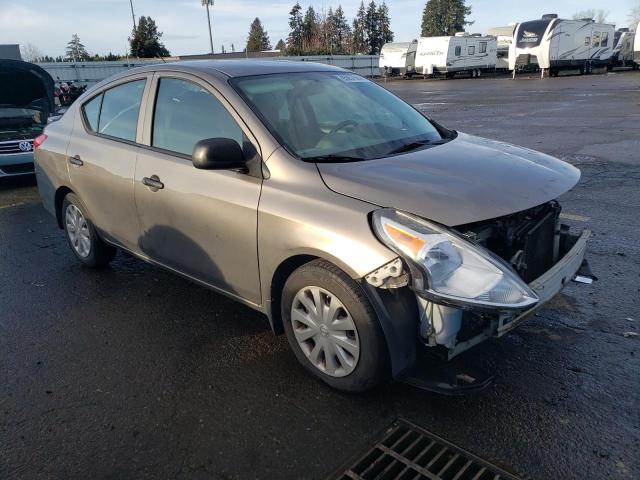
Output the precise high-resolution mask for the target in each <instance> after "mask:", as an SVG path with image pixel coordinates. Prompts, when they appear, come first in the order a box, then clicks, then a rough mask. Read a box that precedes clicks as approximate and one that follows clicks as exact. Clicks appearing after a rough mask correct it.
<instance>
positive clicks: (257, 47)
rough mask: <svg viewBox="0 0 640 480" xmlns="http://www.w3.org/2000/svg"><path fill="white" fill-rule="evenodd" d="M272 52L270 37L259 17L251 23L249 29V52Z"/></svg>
mask: <svg viewBox="0 0 640 480" xmlns="http://www.w3.org/2000/svg"><path fill="white" fill-rule="evenodd" d="M263 50H271V41H270V40H269V35H267V32H266V31H265V29H264V28H263V27H262V22H261V21H260V19H259V18H258V17H256V18H255V20H254V21H253V22H252V23H251V27H250V28H249V38H248V39H247V50H246V51H247V52H262V51H263Z"/></svg>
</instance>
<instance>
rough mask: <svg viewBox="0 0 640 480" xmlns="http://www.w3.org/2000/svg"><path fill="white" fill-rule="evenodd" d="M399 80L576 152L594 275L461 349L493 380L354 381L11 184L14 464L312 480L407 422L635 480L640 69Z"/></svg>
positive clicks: (639, 432) (544, 474)
mask: <svg viewBox="0 0 640 480" xmlns="http://www.w3.org/2000/svg"><path fill="white" fill-rule="evenodd" d="M387 87H388V88H390V89H391V90H393V91H394V92H396V93H397V94H399V95H400V96H402V97H403V98H405V99H407V100H408V101H410V102H411V103H413V104H415V105H416V106H417V107H418V108H419V109H420V110H422V111H424V112H426V113H427V114H429V115H431V116H432V117H433V118H434V119H436V120H438V121H439V122H441V123H442V124H444V125H446V126H448V127H450V128H454V129H457V130H460V131H464V132H467V133H472V134H478V135H482V136H486V137H489V138H494V139H499V140H504V141H509V142H512V143H516V144H520V145H524V146H527V147H530V148H534V149H537V150H542V151H544V152H546V153H549V154H552V155H556V156H558V157H560V158H563V159H565V160H566V161H568V162H570V163H572V164H573V165H576V166H577V167H579V168H580V169H581V170H582V173H583V177H582V180H581V182H580V184H579V185H578V186H577V187H576V188H575V189H574V190H573V191H572V192H570V193H568V194H566V195H565V196H564V197H563V198H561V203H562V204H563V206H564V212H565V214H566V215H565V216H566V217H567V220H566V221H567V222H568V223H571V224H572V226H573V227H575V228H590V229H592V230H593V232H594V238H593V240H592V242H591V248H590V253H589V258H590V262H591V266H592V268H593V270H594V272H595V273H596V275H597V276H598V277H599V281H598V282H596V283H595V284H593V285H591V286H586V285H577V284H570V285H568V287H567V288H566V289H565V291H564V293H563V294H562V295H560V296H559V297H558V298H557V299H556V300H554V301H553V303H551V304H550V305H549V306H548V307H547V308H545V309H544V310H542V311H541V312H540V314H539V315H537V316H535V317H533V318H531V320H530V321H529V322H528V323H526V324H525V325H524V326H522V327H521V328H519V329H517V330H515V331H514V332H512V333H511V334H509V335H507V336H506V337H503V338H502V339H501V340H495V341H491V342H488V343H486V344H483V345H481V346H479V347H478V348H476V349H475V350H473V351H471V352H469V353H468V354H466V355H465V357H466V361H468V362H470V363H475V364H477V365H480V366H482V367H483V368H485V369H487V370H490V371H492V372H494V374H495V377H496V380H495V383H494V384H493V385H492V386H491V387H490V388H489V389H487V390H486V391H484V392H482V393H479V394H476V395H472V396H467V397H454V398H450V397H442V396H438V395H435V394H430V393H425V392H421V391H418V390H415V389H413V388H411V387H409V386H405V385H401V384H393V385H389V386H385V387H383V388H380V389H378V390H377V391H374V392H371V393H367V394H364V395H345V394H341V393H338V392H335V391H333V390H330V389H329V388H327V387H325V386H324V385H323V384H321V383H319V382H317V381H315V380H313V379H312V378H311V377H309V376H308V375H307V374H305V372H304V371H303V369H302V368H301V367H299V366H298V364H297V363H296V361H295V358H294V356H293V355H292V354H291V353H290V352H289V350H288V347H287V344H286V340H285V339H284V337H274V336H273V335H272V334H271V332H270V330H269V328H268V324H267V320H266V318H264V317H262V316H261V315H260V314H258V313H255V312H253V311H252V310H250V309H248V308H245V307H243V306H240V305H238V304H236V303H234V302H232V301H231V300H228V299H226V298H224V297H222V296H219V295H217V294H214V293H212V292H209V291H207V290H205V289H204V288H201V287H199V286H196V285H194V284H191V283H189V282H187V281H186V280H183V279H181V278H178V277H176V276H173V275H171V274H169V273H167V272H165V271H163V270H160V269H158V268H154V267H151V266H149V265H146V264H145V263H143V262H141V261H139V260H136V259H134V258H131V257H127V256H125V255H122V254H120V255H118V257H117V259H116V261H115V262H114V263H113V264H112V266H111V268H109V269H106V270H102V271H90V270H87V269H84V268H82V267H80V266H79V264H78V263H77V262H76V261H74V258H73V256H72V254H71V252H70V251H69V249H68V247H67V245H66V243H65V241H64V238H63V235H62V232H61V231H59V230H57V228H56V225H55V223H54V221H53V219H52V218H51V217H50V216H49V215H48V214H47V213H46V212H45V211H44V210H43V208H42V206H41V205H40V202H39V198H38V195H37V190H36V188H35V182H34V180H33V179H22V180H15V179H14V180H6V179H5V180H0V478H1V479H37V478H47V479H70V478H82V479H85V478H113V479H116V478H117V479H129V478H136V479H137V478H189V479H191V478H196V479H199V478H202V479H205V478H213V479H235V478H238V479H244V478H282V479H285V478H291V479H299V478H310V479H321V478H325V477H326V476H327V475H329V474H331V473H332V472H335V471H336V469H338V468H340V467H341V466H346V464H347V463H348V461H349V460H350V459H351V458H352V456H353V455H357V454H358V453H360V452H363V451H365V450H366V449H367V447H368V446H369V445H370V443H371V442H373V441H374V440H376V439H377V438H378V437H379V433H380V431H381V430H383V429H384V428H385V427H386V426H387V425H389V424H390V423H391V422H392V421H394V420H395V419H396V418H399V417H400V418H406V419H408V420H410V421H412V422H414V423H416V424H418V425H420V426H422V427H423V428H426V429H428V430H430V431H432V432H434V433H436V434H438V435H440V436H442V437H444V438H446V439H447V440H449V441H451V442H454V443H456V444H458V445H460V446H462V447H464V448H466V449H468V450H471V451H472V452H474V453H476V454H478V455H480V456H481V457H483V458H485V459H488V460H492V461H493V462H495V463H496V464H498V465H500V466H502V467H504V468H505V469H507V470H509V471H512V472H515V473H517V474H519V475H521V476H523V477H526V478H533V479H557V478H562V479H609V478H613V479H633V478H640V454H639V452H640V358H639V357H640V338H638V337H635V338H634V337H625V336H624V333H625V332H640V306H639V305H638V299H639V298H640V242H639V241H638V236H639V235H640V228H639V227H638V211H640V210H639V209H640V74H639V73H635V72H629V73H624V74H610V75H606V76H589V77H563V78H557V79H546V80H539V79H528V78H521V79H519V80H517V81H511V80H509V79H506V78H495V79H488V78H484V79H479V80H452V81H428V82H423V81H393V82H389V83H388V84H387Z"/></svg>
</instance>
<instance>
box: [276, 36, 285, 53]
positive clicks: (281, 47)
mask: <svg viewBox="0 0 640 480" xmlns="http://www.w3.org/2000/svg"><path fill="white" fill-rule="evenodd" d="M286 49H287V45H286V44H285V43H284V40H282V39H280V40H279V41H278V43H277V44H276V50H280V51H281V52H284V51H285V50H286Z"/></svg>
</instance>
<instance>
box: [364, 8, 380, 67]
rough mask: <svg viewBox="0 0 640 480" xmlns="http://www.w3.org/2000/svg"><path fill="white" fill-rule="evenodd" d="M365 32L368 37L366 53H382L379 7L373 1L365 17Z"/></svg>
mask: <svg viewBox="0 0 640 480" xmlns="http://www.w3.org/2000/svg"><path fill="white" fill-rule="evenodd" d="M364 31H365V35H366V37H367V41H366V47H365V50H366V53H368V54H369V55H375V54H376V53H377V52H379V51H380V50H379V48H378V43H379V42H380V26H379V24H378V6H377V5H376V2H374V1H373V0H371V2H369V6H368V7H367V13H366V14H365V16H364Z"/></svg>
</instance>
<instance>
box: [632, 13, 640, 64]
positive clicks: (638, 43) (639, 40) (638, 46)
mask: <svg viewBox="0 0 640 480" xmlns="http://www.w3.org/2000/svg"><path fill="white" fill-rule="evenodd" d="M633 45H634V47H633V60H634V61H635V62H636V68H637V67H639V66H640V23H639V24H638V26H637V27H636V37H635V39H634V42H633Z"/></svg>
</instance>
